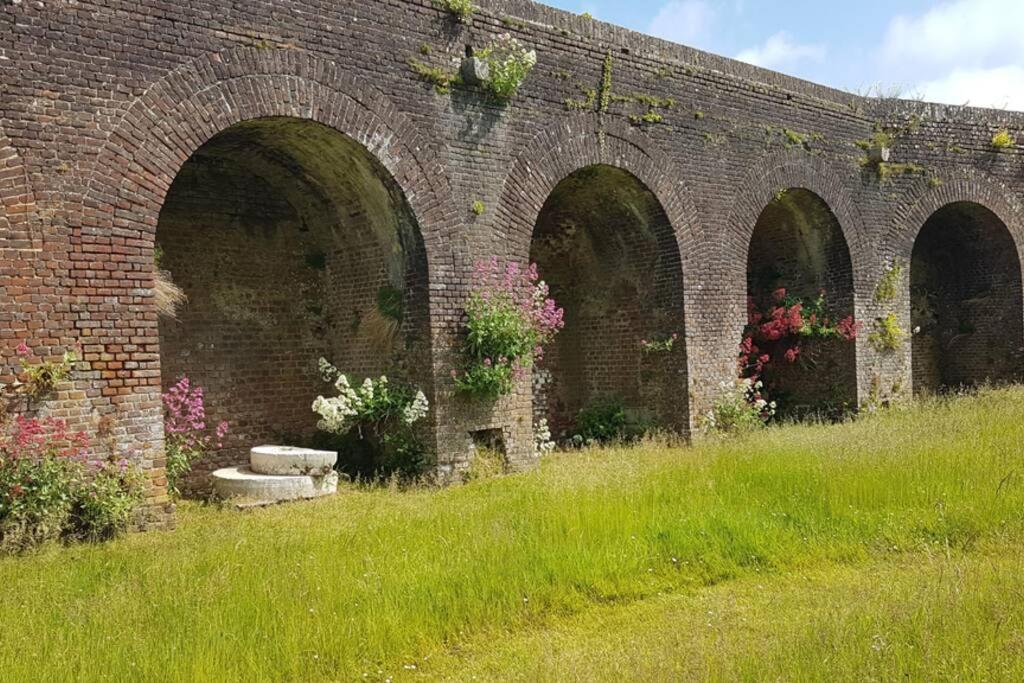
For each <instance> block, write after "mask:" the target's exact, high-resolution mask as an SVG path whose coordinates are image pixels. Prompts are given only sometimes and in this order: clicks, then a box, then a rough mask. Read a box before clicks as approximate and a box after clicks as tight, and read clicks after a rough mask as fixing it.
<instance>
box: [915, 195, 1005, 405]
mask: <svg viewBox="0 0 1024 683" xmlns="http://www.w3.org/2000/svg"><path fill="white" fill-rule="evenodd" d="M910 267H911V274H910V277H911V297H912V314H913V318H912V324H913V326H914V328H915V330H916V334H915V335H914V340H913V371H914V386H915V387H916V388H917V389H918V391H921V392H935V391H940V390H943V389H948V388H954V389H955V388H957V387H960V386H975V385H978V384H983V383H985V382H1006V381H1018V380H1020V378H1021V373H1022V369H1024V366H1022V358H1024V356H1022V352H1024V345H1022V342H1021V340H1022V335H1024V332H1022V326H1024V318H1022V315H1021V310H1022V307H1024V303H1022V290H1021V273H1020V261H1019V258H1018V256H1017V252H1016V250H1015V248H1014V243H1013V238H1012V237H1011V235H1010V233H1009V232H1008V231H1007V229H1006V226H1005V225H1003V223H1002V222H1001V221H1000V220H999V218H998V217H997V216H995V215H994V214H993V213H992V212H991V211H989V210H987V209H985V208H983V207H981V206H979V205H977V204H971V203H959V204H951V205H947V206H946V207H944V208H942V209H940V210H939V211H937V212H936V213H935V214H933V215H932V217H931V218H929V219H928V222H927V223H925V225H924V228H923V229H922V231H921V234H920V236H919V237H918V238H917V242H916V244H915V247H914V252H913V258H912V261H911V265H910Z"/></svg>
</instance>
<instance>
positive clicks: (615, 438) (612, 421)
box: [572, 398, 650, 446]
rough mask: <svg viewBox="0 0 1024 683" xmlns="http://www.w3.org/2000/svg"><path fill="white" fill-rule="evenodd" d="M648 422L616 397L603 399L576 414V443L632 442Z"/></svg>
mask: <svg viewBox="0 0 1024 683" xmlns="http://www.w3.org/2000/svg"><path fill="white" fill-rule="evenodd" d="M649 427H650V425H649V424H647V423H645V422H644V421H642V420H639V419H638V418H637V417H635V416H634V415H631V414H630V412H629V411H628V410H627V409H626V406H625V404H624V403H623V402H622V401H621V400H620V399H617V398H604V399H601V400H599V401H596V402H594V403H592V404H591V405H588V406H587V407H585V408H584V409H583V410H581V411H580V412H579V414H578V415H577V416H576V433H575V434H574V435H573V437H572V443H573V444H574V445H576V446H589V445H594V444H609V443H622V442H635V441H638V440H640V439H642V438H643V436H644V435H645V434H646V433H647V431H648V428H649Z"/></svg>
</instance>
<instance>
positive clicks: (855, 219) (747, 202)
mask: <svg viewBox="0 0 1024 683" xmlns="http://www.w3.org/2000/svg"><path fill="white" fill-rule="evenodd" d="M792 189H802V190H807V191H808V192H811V193H813V194H815V195H817V196H818V198H820V199H821V200H822V201H823V202H824V203H825V204H826V205H827V206H828V208H829V210H830V211H831V212H832V215H833V216H835V218H836V221H838V223H839V228H840V230H842V233H843V238H844V239H845V240H846V246H847V248H848V249H849V250H850V259H851V260H852V261H853V272H854V281H857V279H858V274H859V273H860V272H862V271H863V270H864V269H865V268H866V262H865V260H866V258H867V256H868V255H867V253H866V252H867V251H868V249H867V242H866V239H865V227H864V219H863V217H862V216H861V212H860V210H859V209H858V208H857V205H856V203H855V202H854V200H853V197H852V196H851V195H850V194H849V192H847V190H846V188H845V183H844V177H843V174H842V173H841V172H840V171H839V170H838V169H837V168H835V167H834V166H833V165H832V164H830V163H829V162H826V161H824V160H823V159H821V158H820V157H811V156H808V155H807V154H806V153H785V154H781V155H774V156H770V157H768V158H765V159H763V160H762V161H761V162H760V163H759V164H757V165H755V166H754V167H753V168H752V169H751V170H750V171H749V172H748V173H747V175H746V176H744V178H743V180H742V181H741V182H740V183H739V184H738V185H737V190H736V191H735V192H734V193H733V194H732V199H733V202H734V209H733V211H732V213H731V215H730V219H729V230H728V231H727V232H726V234H725V237H724V239H725V242H724V244H723V255H724V256H725V259H726V262H731V263H739V264H740V265H741V267H742V268H743V269H744V270H745V268H746V265H745V264H746V262H747V251H748V250H749V249H750V240H751V238H752V237H753V234H754V227H755V226H756V225H757V219H758V218H759V217H760V215H761V212H762V211H764V208H765V207H766V206H768V204H770V203H771V202H772V200H774V199H775V197H776V195H777V194H778V193H779V192H780V191H781V190H792ZM741 275H742V276H743V277H744V278H745V277H746V276H745V274H742V273H741Z"/></svg>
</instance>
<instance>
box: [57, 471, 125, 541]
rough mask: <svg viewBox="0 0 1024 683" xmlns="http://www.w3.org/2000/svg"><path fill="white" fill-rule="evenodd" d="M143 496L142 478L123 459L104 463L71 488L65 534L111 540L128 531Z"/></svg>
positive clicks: (81, 537)
mask: <svg viewBox="0 0 1024 683" xmlns="http://www.w3.org/2000/svg"><path fill="white" fill-rule="evenodd" d="M141 499H142V478H141V476H140V475H139V473H138V471H137V470H135V469H134V468H132V467H129V466H128V463H126V462H124V461H122V462H121V463H119V464H117V465H115V464H114V463H103V465H101V466H100V468H99V469H97V470H96V471H95V472H93V473H92V475H91V476H89V477H87V478H85V479H83V480H82V481H80V482H78V483H77V484H76V485H75V486H74V487H73V488H72V491H71V507H70V515H69V519H68V524H67V528H66V530H65V533H64V536H65V537H66V538H69V539H72V540H76V541H91V542H97V541H107V540H110V539H112V538H115V537H117V536H119V535H120V534H122V533H123V532H125V531H127V529H128V527H129V526H130V525H131V522H132V519H133V517H134V516H135V510H136V509H137V507H138V505H139V502H140V501H141Z"/></svg>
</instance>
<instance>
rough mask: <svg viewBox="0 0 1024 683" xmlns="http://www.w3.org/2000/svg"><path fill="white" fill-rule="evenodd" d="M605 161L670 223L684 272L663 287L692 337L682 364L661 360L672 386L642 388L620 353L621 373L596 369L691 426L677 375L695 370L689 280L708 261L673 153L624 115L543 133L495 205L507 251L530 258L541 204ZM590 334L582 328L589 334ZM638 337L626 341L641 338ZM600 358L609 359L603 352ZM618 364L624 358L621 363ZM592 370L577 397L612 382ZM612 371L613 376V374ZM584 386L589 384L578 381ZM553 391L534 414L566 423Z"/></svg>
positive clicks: (674, 421)
mask: <svg viewBox="0 0 1024 683" xmlns="http://www.w3.org/2000/svg"><path fill="white" fill-rule="evenodd" d="M599 166H600V167H607V168H610V169H615V170H616V171H621V172H622V178H623V179H625V178H629V179H631V180H632V181H635V184H636V187H637V188H642V190H643V191H644V192H648V193H650V195H651V206H652V207H653V208H654V210H655V211H656V212H657V213H658V214H659V215H660V221H661V225H662V226H664V227H665V228H668V229H667V230H665V231H664V233H663V234H664V237H665V239H666V241H665V242H664V243H663V244H664V246H663V247H662V248H663V249H665V250H669V249H671V250H672V252H673V253H672V254H671V256H672V259H674V260H675V264H677V265H674V266H670V268H672V269H678V272H677V274H676V275H674V276H673V281H672V282H667V283H664V284H663V285H662V289H661V295H663V296H665V297H669V299H671V298H672V297H673V296H676V297H678V299H677V301H678V304H679V306H680V309H679V312H680V313H681V321H680V322H679V325H680V326H679V328H678V330H679V332H682V333H683V334H684V336H685V339H686V343H685V344H684V345H683V346H684V351H683V356H682V357H681V360H680V361H679V367H675V366H672V364H671V363H670V362H668V361H666V363H665V366H664V367H662V368H660V371H661V372H660V374H661V375H663V376H664V378H665V379H666V385H667V386H666V387H661V388H652V386H650V383H647V385H645V386H644V387H642V388H638V387H639V385H638V386H637V387H634V386H632V385H631V384H630V381H631V379H632V375H631V374H630V373H631V372H632V369H633V368H632V366H631V365H630V362H629V361H626V362H623V361H622V359H621V358H620V359H618V360H616V361H615V363H616V364H617V365H616V368H617V369H618V370H621V373H620V374H615V372H612V371H611V370H609V369H608V368H607V367H606V368H605V370H606V371H605V372H600V373H597V374H598V375H600V376H602V377H605V383H606V384H607V383H611V384H618V386H621V387H623V388H624V391H626V392H627V393H628V392H629V391H632V390H636V395H633V396H631V397H630V400H633V401H637V402H638V403H637V405H638V406H639V405H641V404H642V405H643V407H644V408H647V409H651V410H654V411H655V412H656V413H658V415H659V419H660V420H661V421H662V424H663V426H665V427H666V428H678V429H680V430H682V431H687V430H688V429H689V428H690V426H691V423H692V414H691V412H690V407H689V399H688V393H689V392H684V393H683V394H682V396H683V398H680V395H681V394H680V391H679V386H678V385H676V384H674V383H673V382H674V381H676V380H678V378H679V377H680V375H682V376H683V383H684V384H687V385H688V384H689V383H690V382H692V378H693V376H694V374H693V372H692V370H691V368H690V365H691V363H692V358H693V357H694V355H693V354H690V353H689V352H687V351H686V349H688V347H689V346H690V345H691V342H692V339H693V337H694V336H695V335H696V330H697V328H698V326H697V325H691V324H689V322H688V321H691V320H696V317H695V312H694V310H693V304H692V303H691V302H692V300H693V292H694V291H695V288H691V286H690V283H692V282H696V281H697V278H698V272H697V271H698V270H702V269H703V265H704V262H703V260H702V259H701V254H702V252H703V248H702V247H701V246H700V245H701V240H699V239H698V237H697V235H698V227H697V211H696V208H695V207H694V205H693V203H692V202H691V201H690V199H689V197H688V196H687V195H686V193H685V190H684V188H683V183H682V181H681V179H680V178H681V174H680V173H679V172H678V170H677V169H676V168H675V166H674V164H673V163H672V162H671V161H670V160H669V159H668V157H667V156H665V155H664V154H662V153H661V152H660V151H658V150H657V149H655V148H654V147H653V146H652V145H650V143H649V142H648V141H647V140H646V139H645V138H644V137H643V136H642V135H641V134H640V133H638V132H637V130H636V129H635V128H633V127H632V126H629V125H628V124H625V123H624V122H620V121H608V120H604V119H602V117H600V116H596V115H595V116H580V117H578V118H576V117H574V118H572V119H571V120H569V121H567V122H565V123H563V124H561V125H560V126H558V127H557V128H554V129H552V130H549V131H544V132H542V133H540V134H539V135H537V136H536V137H535V138H534V139H533V140H532V141H531V142H530V143H529V144H528V145H527V146H526V147H525V148H524V149H523V150H521V152H520V153H519V155H518V156H517V158H516V160H515V162H514V163H513V165H512V168H511V171H510V172H509V174H508V176H507V177H506V180H505V184H504V187H503V190H502V194H501V197H500V199H499V203H498V210H497V212H496V213H497V216H498V221H499V222H500V224H501V225H502V226H506V230H507V233H506V235H507V239H506V241H505V248H506V249H507V256H509V257H510V258H516V259H521V260H524V261H525V260H527V259H528V258H530V256H531V250H532V247H533V242H534V236H535V230H536V227H537V225H538V222H539V221H540V220H542V212H543V211H544V210H545V207H546V206H547V203H548V200H549V198H551V197H552V196H553V195H554V193H555V192H556V191H557V188H559V187H560V186H561V183H562V182H563V181H566V180H567V179H569V178H571V177H573V176H574V174H576V173H577V172H580V171H583V170H585V169H589V168H593V167H599ZM655 205H656V206H655ZM662 305H663V306H664V307H665V310H666V311H667V310H670V309H674V306H675V304H670V303H667V301H666V302H663V303H662ZM648 312H649V311H648ZM583 324H584V325H585V324H586V323H583ZM612 328H615V329H618V327H616V325H615V324H613V323H611V322H609V323H608V326H606V327H605V328H604V330H605V331H606V332H608V333H609V334H615V332H611V331H610V330H612ZM619 332H621V330H619ZM566 334H567V333H563V336H562V338H561V340H560V341H564V340H565V339H566V336H565V335H566ZM588 336H589V335H588V334H583V335H582V337H584V338H585V337H588ZM638 341H639V340H633V341H632V342H624V343H627V344H636V343H637V342H638ZM595 353H596V354H597V355H600V353H598V352H596V351H594V349H591V352H590V353H588V354H584V355H587V356H588V357H591V356H593V355H594V354H595ZM560 355H561V354H560V352H559V350H558V349H554V350H552V353H551V357H552V358H554V359H555V360H556V361H557V359H558V358H559V357H560ZM627 355H628V353H627ZM550 360H551V358H549V361H550ZM596 362H610V361H608V360H607V359H604V360H602V361H596ZM618 364H621V367H619V365H618ZM563 370H564V368H563ZM588 373H589V374H588ZM592 373H593V368H592V367H589V366H581V367H578V368H577V369H576V375H577V377H576V380H575V381H574V383H573V384H574V386H575V388H576V389H579V390H580V391H582V394H581V395H580V396H575V398H574V399H573V400H584V397H585V395H588V396H589V395H590V394H594V392H596V394H594V395H597V394H600V393H601V392H602V391H605V390H607V389H608V387H607V386H603V387H601V386H598V385H599V384H600V382H596V380H594V375H593V374H592ZM622 373H624V374H622ZM561 375H563V373H561V372H556V373H555V377H556V378H557V377H559V376H561ZM608 377H614V379H610V380H609V379H608ZM563 379H564V377H563ZM620 380H621V382H620ZM558 381H560V380H557V381H555V383H554V384H552V386H556V385H557V384H558ZM591 385H593V386H591ZM545 386H546V385H545ZM583 386H586V387H589V388H587V389H580V387H583ZM627 386H628V388H626V387H627ZM549 398H550V397H548V396H547V395H546V392H542V393H541V394H536V393H535V394H534V401H535V405H534V411H535V418H536V417H538V416H539V415H541V414H542V413H543V414H544V415H545V416H546V417H547V418H548V419H553V420H554V421H553V423H552V426H553V427H554V426H558V425H559V424H560V425H561V427H565V426H566V425H567V424H568V423H569V421H567V420H565V419H562V420H561V422H565V424H561V422H560V420H559V419H557V418H555V417H554V415H553V414H552V413H550V412H549V411H550V409H551V406H550V405H548V399H549ZM563 398H565V397H563ZM570 403H571V401H570ZM567 406H568V407H567ZM579 407H582V405H579V406H576V405H574V404H573V405H570V404H566V406H561V408H560V409H559V410H557V411H555V412H556V413H558V414H559V415H561V417H562V418H565V416H566V415H568V414H570V413H571V414H573V415H574V414H575V412H574V411H575V409H576V408H579ZM570 408H571V410H570ZM563 413H564V414H563Z"/></svg>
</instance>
